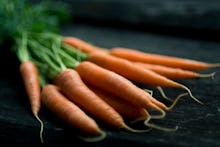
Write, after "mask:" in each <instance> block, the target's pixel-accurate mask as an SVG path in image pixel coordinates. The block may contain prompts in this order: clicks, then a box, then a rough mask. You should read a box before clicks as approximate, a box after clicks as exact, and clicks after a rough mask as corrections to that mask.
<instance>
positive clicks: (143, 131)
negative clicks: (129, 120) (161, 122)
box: [124, 124, 151, 133]
mask: <svg viewBox="0 0 220 147" xmlns="http://www.w3.org/2000/svg"><path fill="white" fill-rule="evenodd" d="M124 129H126V130H128V131H130V132H134V133H145V132H149V131H150V130H151V128H148V129H144V130H137V129H133V128H131V127H129V126H128V125H126V124H124Z"/></svg>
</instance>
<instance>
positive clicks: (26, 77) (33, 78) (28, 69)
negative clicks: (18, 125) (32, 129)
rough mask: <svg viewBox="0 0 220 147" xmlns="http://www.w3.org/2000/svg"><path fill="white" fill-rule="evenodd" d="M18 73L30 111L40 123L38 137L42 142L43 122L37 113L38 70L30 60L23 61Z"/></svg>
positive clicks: (38, 109) (38, 107)
mask: <svg viewBox="0 0 220 147" xmlns="http://www.w3.org/2000/svg"><path fill="white" fill-rule="evenodd" d="M19 69H20V73H21V76H22V79H23V82H24V85H25V89H26V92H27V95H28V98H29V101H30V105H31V111H32V113H33V115H34V116H35V117H36V119H37V120H38V121H39V123H40V124H41V130H40V138H41V142H43V137H42V133H43V122H42V121H41V120H40V118H39V117H38V113H39V111H40V108H41V100H40V91H41V88H40V81H39V76H38V71H37V68H36V67H35V65H34V64H33V63H32V62H31V61H24V62H22V63H21V64H20V67H19Z"/></svg>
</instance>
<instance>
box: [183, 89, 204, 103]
mask: <svg viewBox="0 0 220 147" xmlns="http://www.w3.org/2000/svg"><path fill="white" fill-rule="evenodd" d="M181 87H182V88H183V89H185V90H186V91H187V92H188V93H189V96H190V97H191V98H192V99H194V100H195V101H196V102H198V103H200V104H201V105H203V104H204V103H203V102H201V101H200V100H198V99H197V98H196V97H194V96H193V95H192V92H191V90H190V89H189V88H188V87H186V86H184V85H181Z"/></svg>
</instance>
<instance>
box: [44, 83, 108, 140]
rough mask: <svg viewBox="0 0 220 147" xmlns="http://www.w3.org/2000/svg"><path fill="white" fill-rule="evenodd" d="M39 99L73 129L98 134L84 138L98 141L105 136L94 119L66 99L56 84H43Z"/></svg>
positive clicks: (87, 133)
mask: <svg viewBox="0 0 220 147" xmlns="http://www.w3.org/2000/svg"><path fill="white" fill-rule="evenodd" d="M41 100H42V103H43V104H44V105H45V106H46V107H47V108H48V109H49V110H50V111H51V112H52V113H53V114H55V115H56V116H58V117H59V118H61V119H62V120H63V121H65V122H66V123H68V124H69V125H71V126H72V127H74V128H75V129H78V130H79V131H81V132H83V133H86V135H92V136H93V135H94V136H96V135H98V137H91V138H84V140H86V141H99V140H102V139H104V138H105V136H106V133H105V132H104V131H102V130H101V129H100V128H99V126H98V124H97V123H96V121H95V120H94V119H92V118H91V117H89V116H88V115H87V114H86V113H85V112H84V111H83V110H81V109H80V108H79V107H78V106H77V105H75V104H74V103H73V102H71V101H70V100H68V99H67V98H66V97H65V96H64V95H63V94H62V93H61V90H60V88H58V87H57V86H55V85H52V84H48V85H46V86H44V88H43V90H42V94H41Z"/></svg>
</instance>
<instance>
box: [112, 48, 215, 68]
mask: <svg viewBox="0 0 220 147" xmlns="http://www.w3.org/2000/svg"><path fill="white" fill-rule="evenodd" d="M109 53H110V54H111V55H113V56H117V57H120V58H125V59H127V60H130V61H135V62H144V63H150V64H158V65H165V66H169V67H175V68H181V69H186V70H195V71H196V70H203V69H207V68H209V67H212V66H213V65H211V64H209V63H204V62H200V61H195V60H190V59H185V58H178V57H172V56H165V55H159V54H152V53H146V52H141V51H138V50H135V49H128V48H121V47H116V48H112V49H111V50H110V51H109Z"/></svg>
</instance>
